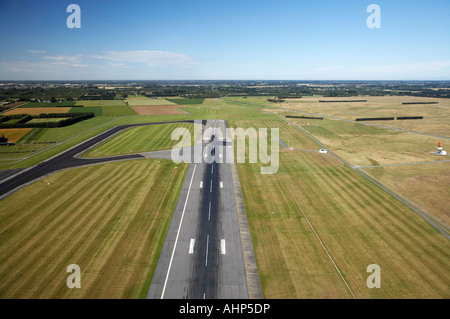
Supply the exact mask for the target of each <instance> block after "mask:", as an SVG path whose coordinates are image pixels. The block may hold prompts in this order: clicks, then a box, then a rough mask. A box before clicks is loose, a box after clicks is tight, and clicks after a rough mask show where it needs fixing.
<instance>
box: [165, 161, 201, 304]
mask: <svg viewBox="0 0 450 319" xmlns="http://www.w3.org/2000/svg"><path fill="white" fill-rule="evenodd" d="M196 168H197V165H194V170H193V171H192V176H191V181H190V182H189V188H188V192H187V195H186V200H185V201H184V207H183V212H182V213H181V220H180V224H179V225H178V230H177V236H176V237H175V245H173V250H172V255H171V256H170V261H169V268H168V269H167V275H166V279H165V280H164V286H163V290H162V293H161V299H163V298H164V293H165V292H166V286H167V280H168V279H169V274H170V269H171V268H172V261H173V256H174V255H175V249H176V248H177V243H178V237H179V236H180V229H181V224H183V218H184V213H185V212H186V206H187V202H188V199H189V194H190V193H191V187H192V181H193V180H194V175H195V169H196Z"/></svg>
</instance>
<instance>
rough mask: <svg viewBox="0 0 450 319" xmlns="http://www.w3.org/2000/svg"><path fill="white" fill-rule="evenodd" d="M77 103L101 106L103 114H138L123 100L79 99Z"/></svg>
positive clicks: (86, 105)
mask: <svg viewBox="0 0 450 319" xmlns="http://www.w3.org/2000/svg"><path fill="white" fill-rule="evenodd" d="M75 105H83V106H85V107H101V109H102V115H103V116H126V115H136V112H135V111H133V110H132V109H131V108H130V107H129V106H128V105H126V104H125V102H124V101H122V100H97V101H84V100H83V101H78V102H76V104H75Z"/></svg>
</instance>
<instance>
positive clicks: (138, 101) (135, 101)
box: [126, 97, 176, 106]
mask: <svg viewBox="0 0 450 319" xmlns="http://www.w3.org/2000/svg"><path fill="white" fill-rule="evenodd" d="M126 102H127V103H128V105H130V106H134V105H176V103H172V102H170V101H168V100H166V99H164V98H154V99H150V98H148V97H134V98H127V99H126Z"/></svg>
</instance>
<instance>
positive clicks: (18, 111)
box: [3, 107, 72, 115]
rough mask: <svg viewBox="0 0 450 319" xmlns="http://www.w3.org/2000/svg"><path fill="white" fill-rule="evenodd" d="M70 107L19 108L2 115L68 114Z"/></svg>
mask: <svg viewBox="0 0 450 319" xmlns="http://www.w3.org/2000/svg"><path fill="white" fill-rule="evenodd" d="M71 108H72V107H31V108H26V107H19V108H16V109H14V110H10V111H6V112H5V113H3V115H14V114H30V115H39V114H41V113H69V111H70V109H71Z"/></svg>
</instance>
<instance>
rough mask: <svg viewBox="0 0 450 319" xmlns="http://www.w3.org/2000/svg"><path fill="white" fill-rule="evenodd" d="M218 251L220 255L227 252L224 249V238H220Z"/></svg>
mask: <svg viewBox="0 0 450 319" xmlns="http://www.w3.org/2000/svg"><path fill="white" fill-rule="evenodd" d="M220 253H221V254H222V255H225V254H226V253H227V251H226V249H225V239H221V240H220Z"/></svg>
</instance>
